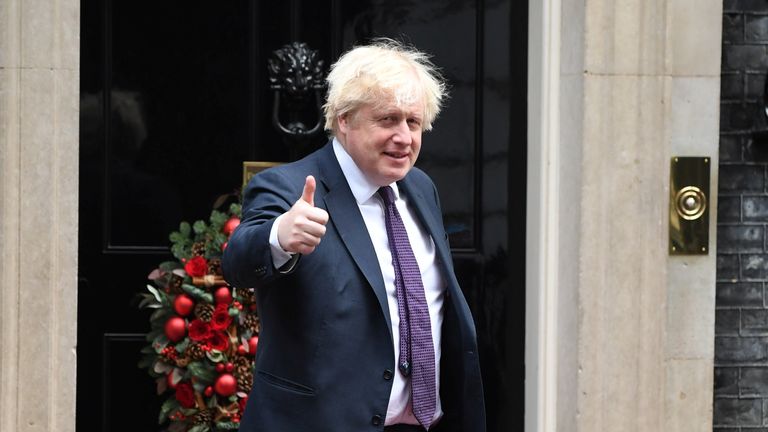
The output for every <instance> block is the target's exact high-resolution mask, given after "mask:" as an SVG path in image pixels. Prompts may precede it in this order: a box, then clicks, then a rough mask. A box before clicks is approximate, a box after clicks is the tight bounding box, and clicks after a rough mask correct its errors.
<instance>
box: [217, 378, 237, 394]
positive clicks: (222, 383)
mask: <svg viewBox="0 0 768 432" xmlns="http://www.w3.org/2000/svg"><path fill="white" fill-rule="evenodd" d="M213 387H214V389H215V390H216V393H218V394H219V395H221V396H224V397H227V396H232V395H233V394H235V392H236V391H237V380H236V379H235V377H233V376H232V375H231V374H228V373H227V374H223V375H220V376H219V378H217V379H216V384H214V386H213Z"/></svg>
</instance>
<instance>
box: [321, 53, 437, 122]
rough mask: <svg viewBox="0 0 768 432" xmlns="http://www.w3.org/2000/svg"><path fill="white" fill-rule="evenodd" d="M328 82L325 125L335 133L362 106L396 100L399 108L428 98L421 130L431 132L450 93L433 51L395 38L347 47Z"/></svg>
mask: <svg viewBox="0 0 768 432" xmlns="http://www.w3.org/2000/svg"><path fill="white" fill-rule="evenodd" d="M413 74H415V75H416V77H417V81H416V82H414V80H413ZM327 81H328V99H327V101H326V103H325V105H324V106H323V110H324V112H325V129H326V130H329V131H331V132H332V133H335V132H336V131H337V129H338V118H339V117H340V116H342V115H344V114H347V113H351V112H353V111H355V110H356V109H358V108H360V107H361V106H363V105H371V106H374V107H376V106H380V105H383V104H385V103H388V102H391V101H392V100H393V99H394V101H395V103H396V105H397V106H398V107H405V106H407V105H409V104H410V103H413V102H414V101H415V100H418V98H421V100H423V101H424V121H423V124H422V125H423V128H424V130H430V129H432V122H433V121H434V120H435V118H437V115H438V114H439V113H440V108H441V105H442V102H443V99H444V98H445V97H446V85H445V82H444V80H443V77H442V75H441V74H440V72H439V71H438V70H437V68H436V67H435V65H434V64H433V63H432V62H431V61H430V59H429V55H427V54H426V53H423V52H421V51H418V50H416V49H415V48H413V47H410V46H406V45H404V44H402V43H400V42H397V41H395V40H392V39H384V38H382V39H376V40H375V41H374V42H373V43H372V44H370V45H365V46H358V47H355V48H353V49H351V50H350V51H347V52H346V53H344V54H343V55H342V56H341V57H340V58H339V60H338V61H337V62H336V63H335V64H334V65H333V66H331V71H330V73H329V74H328V78H327Z"/></svg>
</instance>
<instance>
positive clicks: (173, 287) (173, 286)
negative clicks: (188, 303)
mask: <svg viewBox="0 0 768 432" xmlns="http://www.w3.org/2000/svg"><path fill="white" fill-rule="evenodd" d="M182 282H184V279H182V278H181V277H179V276H176V275H171V280H169V281H168V290H169V291H170V292H171V293H173V294H181V293H183V292H184V290H183V289H181V283H182Z"/></svg>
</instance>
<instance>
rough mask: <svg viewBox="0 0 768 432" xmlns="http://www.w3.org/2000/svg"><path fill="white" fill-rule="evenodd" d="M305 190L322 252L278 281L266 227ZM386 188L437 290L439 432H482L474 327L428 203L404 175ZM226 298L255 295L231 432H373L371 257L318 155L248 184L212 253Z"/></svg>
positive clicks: (425, 193)
mask: <svg viewBox="0 0 768 432" xmlns="http://www.w3.org/2000/svg"><path fill="white" fill-rule="evenodd" d="M310 174H312V175H314V176H315V178H316V180H317V189H316V192H315V206H317V207H321V208H323V209H325V210H326V211H327V212H328V214H329V216H330V220H329V222H328V224H327V226H326V228H327V230H326V234H325V236H324V237H323V239H322V241H321V242H320V244H319V245H318V247H317V248H316V249H315V251H314V252H313V253H311V254H309V255H306V256H302V257H301V258H300V259H299V261H298V262H297V263H296V265H295V266H294V268H293V269H292V270H291V271H290V272H288V273H281V272H280V271H279V270H278V269H275V268H274V266H273V264H272V255H271V252H270V246H269V233H270V230H271V228H272V224H273V223H274V220H275V218H276V217H277V216H279V215H281V214H282V213H285V212H286V211H288V210H289V209H290V208H291V206H292V205H293V204H294V202H295V201H296V200H297V199H298V198H299V197H300V196H301V194H302V190H303V187H304V182H305V178H306V176H307V175H310ZM398 187H399V188H400V190H401V191H402V193H404V194H406V195H407V197H408V202H409V204H410V205H412V206H413V208H414V210H415V213H416V214H417V216H418V218H419V221H420V222H421V224H422V226H423V227H424V228H425V229H426V230H427V231H428V232H429V234H430V235H431V236H432V239H433V241H434V242H435V246H436V254H437V262H438V265H439V266H440V270H441V271H442V273H443V276H444V278H445V280H446V281H447V291H446V296H445V307H444V321H443V329H442V331H443V334H442V359H441V384H440V385H441V387H440V397H441V401H442V406H443V411H444V413H445V415H444V417H443V419H442V421H441V426H445V427H446V428H447V430H448V431H465V432H483V431H485V409H484V403H483V391H482V382H481V378H480V368H479V363H478V357H477V341H476V336H475V326H474V323H473V320H472V316H471V314H470V311H469V307H468V306H467V302H466V300H465V298H464V295H463V294H462V291H461V289H460V288H459V284H458V281H457V280H456V277H455V275H454V270H453V263H452V261H451V255H450V249H449V245H448V237H447V235H446V233H445V228H444V227H443V222H442V214H441V211H440V205H439V201H438V195H437V191H436V189H435V186H434V184H433V183H432V181H431V180H430V179H429V177H427V175H426V174H424V172H422V171H421V170H419V169H417V168H413V169H412V170H411V171H410V172H409V174H408V175H407V176H406V177H405V178H404V179H403V180H401V181H400V182H398ZM223 270H224V275H225V277H226V279H227V281H228V282H229V283H230V284H232V285H233V286H236V287H253V288H255V289H256V295H257V304H258V312H259V316H260V318H261V334H260V335H259V347H258V350H257V353H256V361H255V370H254V379H253V389H252V391H251V394H250V397H249V399H248V405H247V408H246V410H245V413H244V415H243V417H242V419H241V424H240V431H242V432H262V431H263V432H283V431H284V432H308V431H313V432H324V431H328V432H363V431H381V430H382V429H383V427H384V418H385V416H386V412H387V404H388V402H389V395H390V391H391V388H392V381H391V377H392V374H393V373H397V369H396V367H395V356H394V348H393V340H392V334H391V325H390V322H391V320H390V315H389V307H388V304H387V294H386V291H385V288H384V281H383V278H382V275H381V269H380V268H379V263H378V260H377V258H376V252H375V250H374V248H373V244H372V243H371V240H370V237H369V236H368V232H367V229H366V227H365V223H364V222H363V218H362V215H361V214H360V210H359V208H358V206H357V203H356V201H355V198H354V196H353V195H352V192H351V190H350V188H349V185H348V184H347V181H346V179H345V177H344V175H343V173H342V171H341V168H340V167H339V164H338V161H337V160H336V157H335V155H334V153H333V147H332V145H331V144H330V143H329V144H328V145H326V146H325V147H323V148H322V149H320V150H318V151H316V152H314V153H313V154H311V155H309V156H307V157H306V158H304V159H302V160H300V161H297V162H293V163H290V164H287V165H283V166H280V167H277V168H273V169H269V170H266V171H263V172H261V173H259V174H257V175H256V176H254V177H253V179H252V180H251V181H250V182H249V184H248V187H247V188H246V190H245V193H244V198H243V215H242V222H241V224H240V226H239V227H238V228H237V229H236V230H235V232H234V233H233V234H232V237H231V238H230V240H229V243H228V246H227V249H226V250H225V252H224V258H223Z"/></svg>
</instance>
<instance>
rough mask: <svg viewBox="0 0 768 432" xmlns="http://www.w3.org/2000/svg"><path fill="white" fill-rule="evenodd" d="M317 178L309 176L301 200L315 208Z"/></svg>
mask: <svg viewBox="0 0 768 432" xmlns="http://www.w3.org/2000/svg"><path fill="white" fill-rule="evenodd" d="M316 186H317V185H316V183H315V178H314V177H312V176H311V175H310V176H307V180H306V181H305V182H304V192H303V193H302V194H301V199H302V200H304V202H307V203H309V205H311V206H313V207H314V205H315V187H316Z"/></svg>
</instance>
